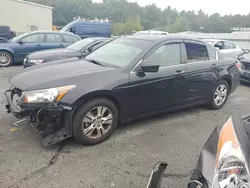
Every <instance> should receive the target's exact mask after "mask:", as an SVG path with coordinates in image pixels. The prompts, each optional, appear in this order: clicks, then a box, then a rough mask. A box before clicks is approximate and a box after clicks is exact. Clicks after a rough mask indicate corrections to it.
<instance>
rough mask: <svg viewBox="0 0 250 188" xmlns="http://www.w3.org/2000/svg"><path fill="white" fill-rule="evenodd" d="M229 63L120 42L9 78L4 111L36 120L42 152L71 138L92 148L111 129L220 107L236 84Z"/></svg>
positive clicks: (140, 41) (192, 48) (178, 45)
mask: <svg viewBox="0 0 250 188" xmlns="http://www.w3.org/2000/svg"><path fill="white" fill-rule="evenodd" d="M236 63H237V61H236V59H224V58H223V57H222V56H221V54H220V52H218V51H217V50H216V49H214V48H213V47H212V46H210V45H209V44H206V43H204V42H202V41H199V40H195V39H190V38H181V37H170V36H128V37H124V38H118V39H115V40H113V41H111V42H109V43H108V44H106V45H104V46H102V47H100V48H98V49H97V50H95V51H94V52H92V53H91V54H89V55H87V56H86V57H85V59H83V60H78V61H76V62H70V63H63V64H58V63H56V64H53V63H52V64H50V65H48V66H43V65H37V66H35V67H34V68H32V69H30V70H27V71H25V72H23V73H21V74H19V75H17V76H15V77H13V78H12V79H11V81H10V83H11V85H12V87H11V88H10V89H9V90H7V91H6V99H7V105H6V108H7V110H8V112H12V113H13V114H14V115H15V116H16V117H19V118H21V117H26V118H27V119H28V120H29V121H30V122H36V124H37V128H38V130H39V131H38V133H39V135H40V136H41V138H42V141H43V144H44V145H45V146H46V145H51V144H55V143H58V142H60V141H62V140H64V139H66V138H69V137H72V136H73V137H75V138H76V139H77V140H78V141H80V142H81V143H83V144H90V145H93V144H97V143H100V142H103V141H104V140H106V139H107V138H108V137H109V136H110V135H111V134H112V132H113V131H114V129H115V128H116V127H117V125H118V123H125V122H129V121H132V120H134V119H137V118H142V117H144V116H149V115H152V114H155V113H160V112H165V111H170V110H174V109H180V108H186V107H189V106H194V105H200V104H207V105H208V106H209V107H210V108H212V109H219V108H221V107H222V106H223V105H224V104H225V102H226V101H227V98H228V96H229V95H230V94H231V93H232V92H233V91H234V90H235V89H236V87H237V86H238V84H239V78H240V72H239V70H238V68H237V66H236ZM36 67H37V68H36ZM183 126H185V125H183Z"/></svg>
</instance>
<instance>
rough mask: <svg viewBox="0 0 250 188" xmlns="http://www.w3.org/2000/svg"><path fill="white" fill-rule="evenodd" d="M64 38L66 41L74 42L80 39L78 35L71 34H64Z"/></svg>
mask: <svg viewBox="0 0 250 188" xmlns="http://www.w3.org/2000/svg"><path fill="white" fill-rule="evenodd" d="M63 38H64V40H65V42H66V43H72V44H73V43H75V42H77V41H78V40H79V39H78V38H77V37H75V36H70V35H63Z"/></svg>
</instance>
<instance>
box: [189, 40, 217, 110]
mask: <svg viewBox="0 0 250 188" xmlns="http://www.w3.org/2000/svg"><path fill="white" fill-rule="evenodd" d="M184 47H185V52H186V56H185V57H186V59H185V63H186V69H187V74H186V78H187V87H188V91H187V93H186V94H187V96H186V101H185V104H187V105H190V104H196V103H203V102H204V101H207V100H208V99H209V98H210V97H211V94H212V90H213V89H214V85H215V83H216V80H217V74H218V72H219V69H220V65H219V64H218V60H217V59H218V54H217V52H216V50H215V49H214V48H212V47H211V46H209V45H206V44H204V43H202V42H196V41H188V40H185V41H184Z"/></svg>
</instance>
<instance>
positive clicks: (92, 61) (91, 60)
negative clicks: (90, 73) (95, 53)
mask: <svg viewBox="0 0 250 188" xmlns="http://www.w3.org/2000/svg"><path fill="white" fill-rule="evenodd" d="M85 60H87V61H89V62H91V63H94V64H96V65H100V66H102V67H105V66H104V65H103V64H101V63H100V62H99V61H97V60H94V59H85Z"/></svg>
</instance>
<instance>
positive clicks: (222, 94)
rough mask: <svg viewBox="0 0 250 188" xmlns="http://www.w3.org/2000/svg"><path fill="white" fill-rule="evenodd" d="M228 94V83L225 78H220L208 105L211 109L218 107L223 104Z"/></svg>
mask: <svg viewBox="0 0 250 188" xmlns="http://www.w3.org/2000/svg"><path fill="white" fill-rule="evenodd" d="M228 95H229V85H228V82H227V81H225V80H221V81H219V82H218V83H217V85H216V87H215V89H214V91H213V96H212V98H211V101H210V103H209V107H210V108H211V109H215V110H216V109H220V108H222V107H223V106H224V104H225V103H226V101H227V98H228Z"/></svg>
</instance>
